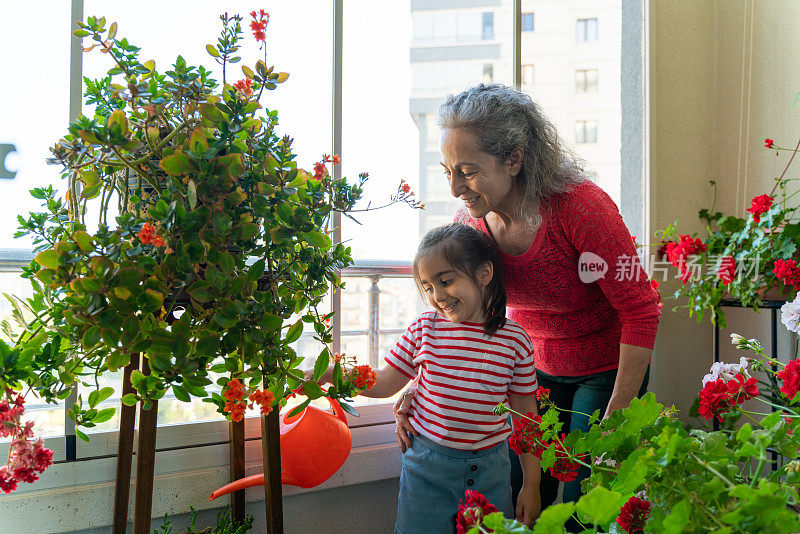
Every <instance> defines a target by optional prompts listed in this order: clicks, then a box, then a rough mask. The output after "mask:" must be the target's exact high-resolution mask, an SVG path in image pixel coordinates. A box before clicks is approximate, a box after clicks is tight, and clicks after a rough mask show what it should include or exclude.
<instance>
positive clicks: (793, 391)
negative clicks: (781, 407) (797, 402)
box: [778, 360, 800, 400]
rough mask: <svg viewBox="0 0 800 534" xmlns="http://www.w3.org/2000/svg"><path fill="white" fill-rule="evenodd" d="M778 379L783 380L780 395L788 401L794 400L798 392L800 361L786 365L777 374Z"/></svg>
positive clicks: (799, 387)
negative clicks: (784, 396) (787, 398)
mask: <svg viewBox="0 0 800 534" xmlns="http://www.w3.org/2000/svg"><path fill="white" fill-rule="evenodd" d="M778 378H780V379H781V380H783V385H781V393H783V394H784V395H786V396H787V397H789V400H792V399H794V396H795V395H797V392H798V391H800V361H798V360H792V361H790V362H789V363H787V364H786V367H784V368H783V369H782V370H781V371H780V372H779V373H778Z"/></svg>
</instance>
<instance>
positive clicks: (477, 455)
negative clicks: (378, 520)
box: [394, 436, 513, 534]
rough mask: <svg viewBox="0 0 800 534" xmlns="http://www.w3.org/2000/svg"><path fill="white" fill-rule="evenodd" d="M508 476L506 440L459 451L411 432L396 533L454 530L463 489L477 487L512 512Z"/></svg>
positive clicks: (450, 533)
mask: <svg viewBox="0 0 800 534" xmlns="http://www.w3.org/2000/svg"><path fill="white" fill-rule="evenodd" d="M510 476H511V466H510V463H509V459H508V441H503V442H502V443H500V444H498V445H495V446H494V447H492V448H489V449H484V450H480V451H464V450H460V449H451V448H449V447H445V446H443V445H439V444H437V443H434V442H432V441H431V440H429V439H428V438H426V437H424V436H412V445H411V447H409V448H408V449H406V452H405V453H404V454H403V469H402V471H401V472H400V494H399V496H398V499H397V523H396V524H395V528H394V531H395V534H453V533H454V532H455V531H456V513H457V512H458V503H459V501H460V500H461V499H463V498H464V492H465V491H466V490H475V491H479V492H481V493H482V494H483V495H484V496H486V498H487V499H488V500H489V502H490V503H492V504H494V505H495V506H496V507H497V509H498V510H499V511H501V512H503V514H504V515H505V516H506V517H513V513H512V509H511V479H510Z"/></svg>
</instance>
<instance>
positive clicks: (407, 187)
mask: <svg viewBox="0 0 800 534" xmlns="http://www.w3.org/2000/svg"><path fill="white" fill-rule="evenodd" d="M400 189H402V190H403V193H406V194H408V193H410V192H411V186H410V185H408V184H403V185H401V186H400Z"/></svg>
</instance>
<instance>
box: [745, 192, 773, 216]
mask: <svg viewBox="0 0 800 534" xmlns="http://www.w3.org/2000/svg"><path fill="white" fill-rule="evenodd" d="M774 200H775V199H774V198H772V197H771V196H769V195H759V196H757V197H756V198H754V199H753V200H752V201H751V202H750V207H749V208H747V211H749V212H750V213H752V214H753V222H755V223H760V222H761V216H762V215H763V214H765V213H766V212H767V211H769V209H770V208H771V207H772V202H773V201H774Z"/></svg>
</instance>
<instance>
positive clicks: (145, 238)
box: [139, 223, 156, 245]
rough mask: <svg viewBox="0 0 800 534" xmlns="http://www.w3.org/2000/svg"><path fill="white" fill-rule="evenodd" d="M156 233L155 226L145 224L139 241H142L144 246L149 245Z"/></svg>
mask: <svg viewBox="0 0 800 534" xmlns="http://www.w3.org/2000/svg"><path fill="white" fill-rule="evenodd" d="M155 233H156V228H155V226H153V225H152V224H150V223H144V224H143V225H142V229H141V230H139V241H141V242H142V244H143V245H149V244H150V242H151V241H152V240H153V235H155Z"/></svg>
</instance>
